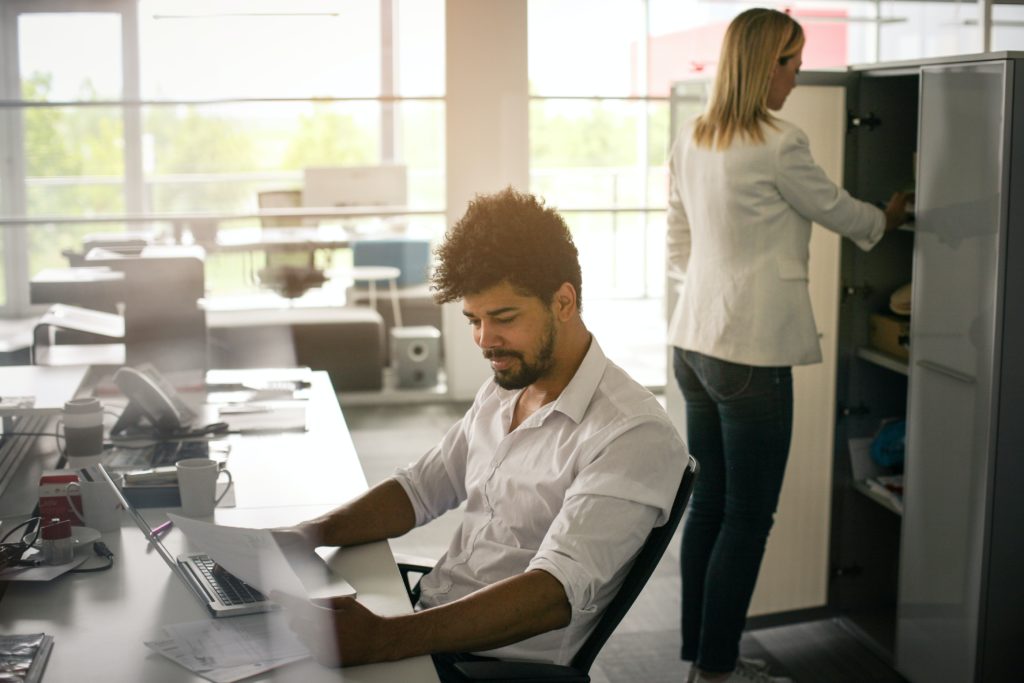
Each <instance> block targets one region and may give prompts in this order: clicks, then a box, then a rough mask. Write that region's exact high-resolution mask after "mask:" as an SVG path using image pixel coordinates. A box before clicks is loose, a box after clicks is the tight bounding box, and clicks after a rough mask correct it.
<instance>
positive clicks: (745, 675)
mask: <svg viewBox="0 0 1024 683" xmlns="http://www.w3.org/2000/svg"><path fill="white" fill-rule="evenodd" d="M692 670H693V671H696V668H694V669H692ZM710 682H711V679H708V678H704V676H702V675H701V674H700V672H698V673H697V674H696V676H694V678H693V683H710ZM715 683H793V679H792V678H785V677H782V676H769V675H768V674H767V673H765V672H764V671H755V670H753V669H749V668H745V667H737V668H736V670H734V671H733V672H732V673H731V674H730V675H729V676H728V677H727V678H721V679H718V680H716V681H715Z"/></svg>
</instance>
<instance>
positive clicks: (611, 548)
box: [528, 422, 686, 613]
mask: <svg viewBox="0 0 1024 683" xmlns="http://www.w3.org/2000/svg"><path fill="white" fill-rule="evenodd" d="M685 463H686V447H685V446H684V445H683V444H682V441H681V440H680V439H679V438H678V437H677V436H676V435H675V432H674V430H673V428H672V427H671V425H668V424H667V423H660V422H647V423H643V424H640V425H637V426H635V427H632V428H630V429H629V430H628V432H627V433H626V434H622V435H620V436H619V437H618V438H616V439H615V440H613V441H611V442H610V443H609V444H607V445H606V446H604V447H603V448H602V449H601V450H600V453H599V455H598V456H597V457H595V458H594V459H593V460H592V461H591V462H590V464H588V465H587V466H586V467H584V468H583V470H582V471H581V472H580V474H579V476H578V477H577V478H576V480H575V481H574V482H573V484H572V486H571V487H570V488H569V490H568V491H567V492H566V496H565V503H564V505H563V506H562V509H561V510H560V512H559V513H558V515H557V517H556V518H555V519H554V521H553V522H552V524H551V527H550V528H549V530H548V533H547V535H546V536H545V538H544V540H543V542H542V543H541V546H540V548H539V549H538V551H537V553H536V555H535V556H534V558H533V559H532V560H531V562H530V564H529V567H528V569H542V570H544V571H546V572H548V573H549V574H551V575H552V576H554V577H555V578H556V579H557V580H558V581H559V582H560V583H561V584H562V586H563V588H564V589H565V594H566V597H567V598H568V600H569V604H570V605H571V606H572V608H573V611H574V612H584V613H585V612H590V611H593V610H594V609H596V603H597V602H598V601H600V599H601V597H602V596H603V595H606V594H607V592H608V590H617V588H618V586H619V585H620V584H621V581H622V579H623V578H624V577H625V574H626V572H627V571H628V570H629V567H630V566H631V564H632V561H633V558H634V557H636V554H637V552H639V550H640V548H641V546H642V545H643V543H644V541H645V540H646V539H647V536H648V535H649V534H650V531H651V529H652V528H654V527H656V526H659V525H661V524H664V523H665V521H666V520H667V519H668V516H669V513H670V512H671V509H672V502H673V501H674V499H675V494H676V491H677V489H678V487H679V481H680V479H681V477H682V472H683V468H684V466H685Z"/></svg>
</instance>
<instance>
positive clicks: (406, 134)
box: [396, 102, 445, 209]
mask: <svg viewBox="0 0 1024 683" xmlns="http://www.w3.org/2000/svg"><path fill="white" fill-rule="evenodd" d="M396 108H397V111H398V114H399V121H400V126H401V136H402V137H401V144H400V145H399V152H398V156H399V159H401V162H400V163H404V164H405V165H406V166H407V167H408V169H409V171H408V182H409V202H408V203H409V207H410V208H413V209H443V208H444V206H445V154H444V149H445V120H444V114H445V109H444V103H443V102H401V103H399V104H397V105H396Z"/></svg>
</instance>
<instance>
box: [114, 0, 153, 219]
mask: <svg viewBox="0 0 1024 683" xmlns="http://www.w3.org/2000/svg"><path fill="white" fill-rule="evenodd" d="M120 14H121V63H122V67H121V77H122V81H123V85H122V94H121V96H122V98H123V99H125V100H127V101H129V102H132V104H129V105H127V106H124V107H122V109H121V112H122V116H123V118H124V133H123V134H124V195H125V196H124V199H125V208H126V209H127V213H145V212H146V211H147V210H148V209H149V206H148V204H149V202H148V201H147V197H146V193H145V177H144V175H143V174H144V169H143V164H142V107H141V106H139V105H138V104H137V103H138V102H139V101H140V100H141V99H142V86H141V76H140V73H139V72H140V55H139V16H138V5H137V4H136V3H134V2H127V3H125V6H124V9H122V10H121V12H120Z"/></svg>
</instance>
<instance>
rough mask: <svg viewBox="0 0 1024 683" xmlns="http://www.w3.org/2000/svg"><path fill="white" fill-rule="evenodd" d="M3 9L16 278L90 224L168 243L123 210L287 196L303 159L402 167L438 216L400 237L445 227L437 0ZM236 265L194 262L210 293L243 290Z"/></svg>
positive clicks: (229, 206) (146, 0) (1, 135)
mask: <svg viewBox="0 0 1024 683" xmlns="http://www.w3.org/2000/svg"><path fill="white" fill-rule="evenodd" d="M0 6H2V9H3V15H2V23H0V28H2V29H3V31H4V35H5V36H14V37H15V41H12V42H16V44H17V45H18V59H17V60H16V63H14V64H6V65H3V66H0V69H7V70H8V73H7V74H4V79H3V80H0V82H5V81H9V82H10V83H14V84H16V85H17V89H16V91H15V92H5V93H3V98H4V99H5V100H7V101H9V102H13V103H14V105H15V106H11V107H7V108H5V109H3V110H0V117H4V118H3V122H4V125H3V126H2V127H0V148H3V149H7V148H8V146H9V148H10V149H11V151H12V152H13V154H12V155H9V157H8V158H12V157H13V160H12V161H11V162H10V163H8V164H5V165H3V166H2V168H0V179H2V180H3V185H2V188H3V192H2V193H0V208H2V211H0V213H2V214H3V215H4V216H8V217H10V216H27V217H29V218H30V219H33V220H31V221H30V222H28V223H26V224H21V225H17V224H14V223H13V222H9V223H8V224H7V225H6V226H5V228H10V229H5V230H4V237H3V239H2V241H0V248H3V249H5V251H6V252H7V253H8V258H13V257H14V255H13V254H11V250H12V249H14V250H16V251H20V252H27V255H28V268H27V270H28V272H27V275H28V276H31V275H32V274H33V273H36V272H38V271H39V270H40V269H42V268H45V267H54V266H63V265H66V260H65V258H64V257H63V256H62V255H61V251H62V250H76V249H78V248H80V246H81V243H82V238H83V236H85V235H86V234H89V233H96V232H111V231H123V230H139V229H145V230H156V231H157V232H158V233H159V234H160V235H163V236H166V237H168V238H171V237H178V236H181V235H182V230H181V229H180V228H178V229H177V230H175V229H174V226H173V224H172V223H171V222H169V221H163V222H160V221H156V220H138V219H145V218H146V217H147V216H152V215H153V214H180V213H193V212H202V213H210V214H233V213H239V212H251V211H253V210H255V209H256V208H257V192H259V191H260V190H264V189H298V188H299V187H301V183H302V171H303V169H304V168H305V167H307V166H313V165H362V164H377V163H401V164H404V165H406V166H407V168H408V175H409V178H408V187H409V200H408V205H409V207H410V209H414V210H431V211H435V210H436V211H437V212H438V215H437V216H426V217H422V216H417V217H411V218H410V220H409V223H410V224H411V226H412V229H413V230H416V231H418V232H419V233H421V234H424V233H428V234H431V235H436V234H439V233H440V232H441V231H442V230H443V227H444V221H443V218H442V217H441V215H442V212H443V208H444V198H445V183H444V144H445V143H444V100H443V97H444V4H443V0H291V1H287V0H259V1H254V0H244V1H243V0H202V1H199V0H137V1H136V0H91V1H90V0H45V1H44V2H29V1H27V0H0ZM55 46H59V47H57V48H56V49H55ZM12 117H13V119H14V120H13V121H12ZM12 123H13V125H12ZM11 131H13V134H12V133H11ZM45 218H52V219H53V220H52V221H46V220H44V219H45ZM107 218H109V219H110V220H105V219H107ZM124 218H132V220H131V221H126V220H124ZM119 219H120V220H119ZM256 224H257V221H256V219H246V220H236V221H224V222H223V223H222V226H221V227H222V228H227V229H230V228H232V227H245V226H246V225H256ZM186 232H187V231H186ZM15 235H17V237H15ZM240 258H241V257H239V256H237V255H232V256H228V255H221V254H210V255H208V260H207V264H208V277H207V280H208V285H209V286H210V287H211V288H212V289H214V290H215V291H216V290H220V291H227V290H233V289H239V288H246V287H250V286H252V283H251V282H250V281H249V279H248V278H247V276H245V275H244V272H245V271H244V269H242V268H241V267H240V264H239V263H238V261H239V260H240ZM0 268H3V266H2V264H0ZM11 270H12V269H11V268H7V269H5V270H4V271H0V275H3V274H4V272H10V271H11ZM3 279H4V283H3V284H4V288H3V289H0V292H3V293H4V299H3V300H2V302H0V305H3V306H4V310H6V311H7V312H8V313H12V312H13V313H16V314H23V313H24V312H26V311H27V309H28V302H27V298H28V297H27V283H25V282H18V281H16V280H17V279H16V278H14V277H13V273H11V275H9V276H7V277H4V278H3ZM12 286H13V288H12Z"/></svg>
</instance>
